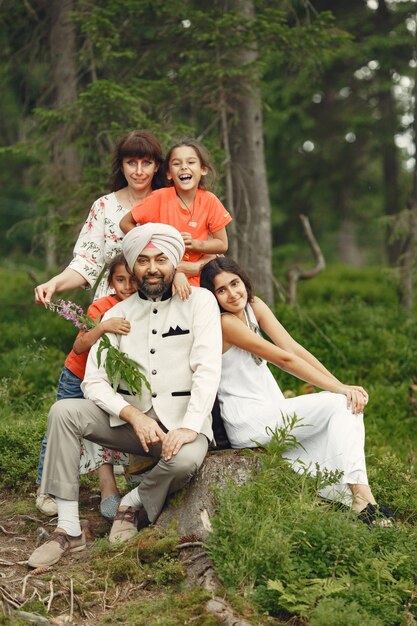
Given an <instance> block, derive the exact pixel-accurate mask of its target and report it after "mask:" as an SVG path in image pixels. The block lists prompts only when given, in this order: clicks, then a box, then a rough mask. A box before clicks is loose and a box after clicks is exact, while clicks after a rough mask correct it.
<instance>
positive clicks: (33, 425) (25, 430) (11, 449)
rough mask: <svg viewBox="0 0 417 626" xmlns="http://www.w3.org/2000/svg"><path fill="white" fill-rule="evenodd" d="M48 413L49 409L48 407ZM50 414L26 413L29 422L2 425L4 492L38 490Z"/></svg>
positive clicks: (1, 481) (0, 460)
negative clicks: (39, 460)
mask: <svg viewBox="0 0 417 626" xmlns="http://www.w3.org/2000/svg"><path fill="white" fill-rule="evenodd" d="M45 409H46V407H45ZM46 413H47V411H46V410H45V413H42V411H39V412H37V413H34V412H33V411H31V409H30V408H29V407H27V409H26V416H25V417H26V421H23V420H22V419H18V420H16V418H15V419H14V421H12V420H10V424H5V423H4V421H5V420H4V419H2V420H1V422H0V426H1V427H0V450H1V454H0V488H2V489H5V488H6V489H10V490H12V491H19V492H27V491H31V490H33V489H34V485H35V480H36V472H37V466H38V458H39V450H40V444H41V441H42V437H43V435H44V433H45V428H46Z"/></svg>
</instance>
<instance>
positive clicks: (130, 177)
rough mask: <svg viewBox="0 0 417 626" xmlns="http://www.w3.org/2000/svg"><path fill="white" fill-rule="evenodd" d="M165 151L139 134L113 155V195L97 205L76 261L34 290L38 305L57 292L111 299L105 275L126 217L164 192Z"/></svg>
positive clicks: (122, 141)
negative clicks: (84, 291)
mask: <svg viewBox="0 0 417 626" xmlns="http://www.w3.org/2000/svg"><path fill="white" fill-rule="evenodd" d="M162 164H163V154H162V148H161V146H160V145H159V142H158V141H157V139H156V138H155V137H154V136H153V135H152V133H150V132H148V131H144V130H134V131H132V132H130V133H128V134H127V135H125V136H124V137H122V138H121V139H120V141H119V142H118V144H117V145H116V148H115V150H114V156H113V163H112V172H111V193H109V194H107V195H105V196H102V197H101V198H99V199H98V200H96V201H95V202H94V204H93V206H92V207H91V210H90V212H89V214H88V216H87V219H86V221H85V224H84V226H83V228H82V230H81V232H80V235H79V237H78V239H77V242H76V244H75V247H74V258H73V259H72V261H71V262H70V263H69V265H68V267H66V268H65V269H64V270H63V271H62V272H61V273H60V274H58V275H56V276H53V277H52V278H51V279H49V280H48V281H47V282H46V283H43V284H42V285H38V286H37V287H35V301H36V302H37V304H47V303H48V302H50V300H51V297H52V295H53V294H54V293H55V292H56V291H66V290H69V289H75V288H77V287H85V288H88V287H94V286H95V285H96V282H97V279H98V278H100V283H99V285H98V286H97V289H96V292H95V294H94V299H97V298H101V297H103V296H106V295H108V294H109V287H108V281H107V275H106V274H104V275H102V271H103V269H104V268H105V266H106V265H108V264H109V262H110V261H111V259H112V258H113V257H114V256H115V255H116V254H119V253H120V252H121V242H122V239H123V236H124V233H123V232H122V231H121V230H120V228H119V222H120V220H121V218H122V217H123V216H124V215H125V214H126V213H128V212H129V211H130V210H131V209H132V207H134V206H136V205H137V204H139V203H140V202H142V200H144V199H145V198H146V197H147V196H149V195H150V194H151V192H152V191H153V190H154V189H159V188H160V187H163V186H164V185H163V180H164V178H163V174H162V168H161V166H162Z"/></svg>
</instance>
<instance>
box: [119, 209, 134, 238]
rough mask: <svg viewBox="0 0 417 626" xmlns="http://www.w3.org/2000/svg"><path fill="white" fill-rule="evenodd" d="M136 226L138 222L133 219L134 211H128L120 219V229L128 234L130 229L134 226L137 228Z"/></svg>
mask: <svg viewBox="0 0 417 626" xmlns="http://www.w3.org/2000/svg"><path fill="white" fill-rule="evenodd" d="M135 226H136V222H135V220H134V219H133V216H132V211H129V213H126V215H125V216H124V217H122V219H121V220H120V224H119V227H120V230H122V231H123V232H124V233H125V234H126V233H128V232H129V231H130V230H132V228H135Z"/></svg>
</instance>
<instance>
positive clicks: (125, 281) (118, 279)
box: [109, 263, 138, 300]
mask: <svg viewBox="0 0 417 626" xmlns="http://www.w3.org/2000/svg"><path fill="white" fill-rule="evenodd" d="M109 286H110V287H112V288H113V289H114V291H115V293H116V296H117V297H118V298H119V300H126V298H128V297H129V296H131V295H132V293H135V292H136V291H137V290H138V288H137V285H136V283H135V280H134V278H133V276H132V274H130V273H129V272H128V270H127V269H126V267H125V265H124V263H123V264H120V265H116V267H115V268H114V271H113V274H112V277H111V280H110V281H109Z"/></svg>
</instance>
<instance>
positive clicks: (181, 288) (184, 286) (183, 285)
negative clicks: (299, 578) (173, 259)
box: [172, 272, 191, 300]
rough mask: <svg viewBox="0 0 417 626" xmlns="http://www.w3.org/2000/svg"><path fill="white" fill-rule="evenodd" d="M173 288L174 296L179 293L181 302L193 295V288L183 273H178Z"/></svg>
mask: <svg viewBox="0 0 417 626" xmlns="http://www.w3.org/2000/svg"><path fill="white" fill-rule="evenodd" d="M172 287H173V288H172V293H173V295H174V294H176V293H177V294H178V295H179V297H180V299H181V300H188V298H189V297H190V295H191V286H190V283H189V282H188V280H187V277H186V275H185V274H184V273H183V272H176V274H175V278H174V282H173V285H172Z"/></svg>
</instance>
